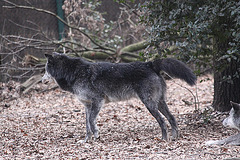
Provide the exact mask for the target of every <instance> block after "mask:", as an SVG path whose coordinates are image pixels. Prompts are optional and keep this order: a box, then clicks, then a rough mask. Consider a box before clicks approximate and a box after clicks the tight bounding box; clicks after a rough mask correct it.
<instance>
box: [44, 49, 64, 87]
mask: <svg viewBox="0 0 240 160" xmlns="http://www.w3.org/2000/svg"><path fill="white" fill-rule="evenodd" d="M45 57H46V58H47V63H46V66H45V74H44V76H43V77H42V82H43V83H44V82H45V81H49V80H52V78H55V75H56V72H57V71H59V70H61V69H62V67H63V66H64V65H63V64H64V59H66V56H65V55H63V54H60V53H56V52H54V53H53V54H45Z"/></svg>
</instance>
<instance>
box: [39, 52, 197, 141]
mask: <svg viewBox="0 0 240 160" xmlns="http://www.w3.org/2000/svg"><path fill="white" fill-rule="evenodd" d="M45 56H46V57H47V63H46V68H45V69H46V73H45V75H44V76H43V79H46V78H49V77H52V78H53V79H54V80H55V81H56V83H57V84H58V85H59V86H60V88H62V89H63V90H66V91H69V92H71V93H73V94H75V95H76V96H77V97H78V99H79V101H80V102H82V103H83V104H84V106H85V110H86V138H85V140H84V142H87V141H88V140H89V139H90V137H91V136H92V134H93V135H94V137H95V139H98V138H99V133H98V128H97V126H96V118H97V115H98V113H99V111H100V109H101V107H102V105H103V104H104V103H107V102H110V101H111V102H112V101H121V100H128V99H130V98H133V97H137V98H139V99H140V100H141V101H142V102H143V104H144V105H145V106H146V107H147V109H148V111H149V112H150V113H151V114H152V116H153V117H154V118H155V119H156V120H157V122H158V123H159V125H160V127H161V129H162V138H163V139H164V140H168V136H167V127H166V123H165V121H164V118H163V117H162V115H161V114H160V112H161V113H162V114H163V115H164V116H165V117H166V118H167V120H168V121H169V122H170V125H171V128H172V137H173V139H176V138H177V137H178V127H177V122H176V120H175V118H174V116H173V115H172V114H171V113H170V111H169V109H168V106H167V104H166V102H165V92H166V83H165V81H164V79H163V78H162V76H161V75H160V71H165V72H166V73H168V74H169V75H170V76H172V77H175V78H179V79H182V80H184V81H186V82H187V83H188V84H189V85H194V84H195V82H196V76H195V75H194V74H193V72H192V71H191V69H189V68H188V67H187V66H186V65H185V64H184V63H183V62H180V61H178V60H176V59H171V58H166V59H157V60H154V61H150V62H132V63H118V64H116V63H108V62H98V63H92V62H89V61H86V60H84V59H82V58H72V57H68V56H66V55H64V54H59V53H53V54H52V55H50V54H45ZM159 111H160V112H159Z"/></svg>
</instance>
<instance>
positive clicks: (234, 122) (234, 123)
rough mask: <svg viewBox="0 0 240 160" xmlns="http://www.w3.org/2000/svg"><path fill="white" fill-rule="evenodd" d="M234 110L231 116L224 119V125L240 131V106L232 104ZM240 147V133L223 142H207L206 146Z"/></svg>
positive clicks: (231, 111)
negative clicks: (225, 145) (227, 145)
mask: <svg viewBox="0 0 240 160" xmlns="http://www.w3.org/2000/svg"><path fill="white" fill-rule="evenodd" d="M230 103H231V105H232V109H231V110H230V113H229V116H228V117H227V118H225V119H224V121H223V125H224V126H225V127H230V128H236V129H238V130H239V131H240V104H237V103H234V102H230ZM214 144H215V145H224V144H229V145H240V133H238V134H236V135H233V136H230V137H227V138H225V139H222V140H216V141H214V140H210V141H207V142H206V145H214Z"/></svg>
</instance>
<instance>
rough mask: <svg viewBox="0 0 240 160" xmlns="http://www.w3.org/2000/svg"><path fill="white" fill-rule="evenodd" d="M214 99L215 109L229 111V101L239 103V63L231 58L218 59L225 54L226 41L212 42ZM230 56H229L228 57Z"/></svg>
mask: <svg viewBox="0 0 240 160" xmlns="http://www.w3.org/2000/svg"><path fill="white" fill-rule="evenodd" d="M214 46H215V47H214V60H213V62H214V63H213V66H214V100H213V107H214V109H215V110H217V111H221V112H225V111H229V110H230V109H231V108H232V106H231V105H230V101H233V102H237V103H240V78H239V77H240V76H236V75H239V71H238V69H239V68H240V64H239V63H238V62H237V61H235V60H233V59H219V58H220V57H222V56H223V55H226V52H227V48H228V42H226V41H225V42H224V43H223V42H220V41H218V42H216V43H215V44H214ZM229 58H230V57H229Z"/></svg>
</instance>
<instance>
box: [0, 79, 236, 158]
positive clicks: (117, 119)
mask: <svg viewBox="0 0 240 160" xmlns="http://www.w3.org/2000/svg"><path fill="white" fill-rule="evenodd" d="M167 85H168V90H167V92H168V93H167V104H168V106H169V109H170V110H171V112H172V113H173V114H174V116H175V117H176V119H177V121H178V125H179V132H180V137H179V139H178V140H177V141H163V140H162V139H161V130H160V127H159V125H158V124H157V122H156V120H155V119H154V118H153V117H152V116H151V115H150V113H149V112H148V111H147V109H146V108H145V106H144V105H143V104H142V103H141V102H140V101H139V100H137V99H132V100H129V101H124V102H118V103H108V104H105V105H104V107H103V108H102V110H101V112H100V114H99V117H98V122H97V124H98V127H99V130H100V140H97V141H90V142H89V143H83V144H82V143H80V142H79V141H80V140H83V139H84V137H85V111H84V107H83V105H82V104H80V103H79V102H78V101H77V98H76V97H75V96H74V95H72V94H70V93H68V92H64V91H62V90H60V89H59V88H57V89H54V90H49V89H50V88H52V87H54V86H55V84H54V83H51V84H50V85H46V84H41V83H40V84H38V85H36V86H35V87H34V88H33V89H32V90H31V91H30V92H28V93H27V94H25V95H19V89H20V85H19V84H18V83H15V82H9V83H5V84H3V83H0V94H1V97H0V159H73V160H77V159H156V160H157V159H174V160H176V159H209V160H210V159H226V158H234V157H235V158H236V157H238V158H240V147H239V146H227V145H226V146H216V145H214V146H206V145H205V141H208V140H215V139H221V138H223V137H227V136H229V135H232V134H236V133H237V130H235V129H227V128H224V127H223V126H222V124H221V122H222V120H223V119H224V118H225V117H226V114H223V113H218V112H215V111H213V110H212V108H211V103H212V99H213V78H212V76H211V75H207V76H203V77H200V78H198V84H197V86H195V87H189V86H187V84H186V83H184V82H181V81H180V80H174V81H172V80H171V81H167ZM184 87H187V88H188V89H189V90H187V89H186V88H184ZM190 91H191V92H192V93H193V94H194V95H195V97H196V99H197V104H199V106H198V105H197V106H195V104H194V97H193V95H192V93H191V92H190ZM196 95H197V96H196ZM195 109H198V111H196V110H195ZM168 128H169V133H170V125H168Z"/></svg>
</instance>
